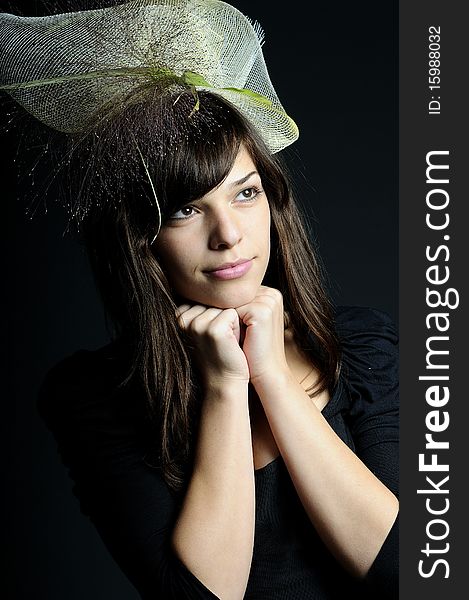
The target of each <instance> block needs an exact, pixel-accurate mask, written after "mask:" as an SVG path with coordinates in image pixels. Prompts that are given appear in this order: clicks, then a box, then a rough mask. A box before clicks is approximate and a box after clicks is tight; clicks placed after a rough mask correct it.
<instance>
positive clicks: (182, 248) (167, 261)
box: [154, 236, 197, 283]
mask: <svg viewBox="0 0 469 600" xmlns="http://www.w3.org/2000/svg"><path fill="white" fill-rule="evenodd" d="M188 249H190V252H189V251H188ZM154 253H155V257H156V259H157V260H158V262H159V263H160V265H161V267H162V269H163V271H164V272H165V274H166V277H167V278H168V279H169V281H171V282H172V283H175V281H176V280H180V279H181V278H184V277H185V276H188V275H190V274H191V273H192V272H193V270H194V265H195V263H196V257H197V248H196V246H195V244H194V242H193V240H192V241H190V242H189V241H185V240H184V239H181V236H178V239H177V240H176V239H171V238H169V239H168V238H167V237H162V238H161V239H160V240H158V243H157V244H156V245H155V252H154Z"/></svg>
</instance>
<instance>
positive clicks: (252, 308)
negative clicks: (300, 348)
mask: <svg viewBox="0 0 469 600" xmlns="http://www.w3.org/2000/svg"><path fill="white" fill-rule="evenodd" d="M236 312H237V314H238V315H239V318H240V319H241V322H242V325H243V329H244V328H245V330H244V341H243V343H242V348H243V352H244V354H245V356H246V359H247V362H248V365H249V377H250V381H251V383H252V384H253V385H254V386H256V383H258V382H260V381H261V380H262V379H264V378H265V377H269V376H272V373H276V374H280V373H288V372H289V367H288V364H287V360H286V357H285V344H284V335H285V334H284V330H285V325H284V310H283V297H282V294H281V292H279V291H278V290H276V289H274V288H269V287H266V286H263V285H262V286H260V288H259V290H258V292H257V294H256V296H255V298H254V300H253V301H252V302H250V303H249V304H244V305H243V306H240V307H238V308H236Z"/></svg>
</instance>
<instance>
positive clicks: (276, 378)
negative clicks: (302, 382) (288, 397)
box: [251, 366, 297, 399]
mask: <svg viewBox="0 0 469 600" xmlns="http://www.w3.org/2000/svg"><path fill="white" fill-rule="evenodd" d="M296 383H297V382H296V380H295V378H294V377H293V374H292V372H291V370H290V368H289V367H288V366H286V367H284V368H283V369H272V371H269V372H266V373H263V374H261V375H258V376H256V377H253V378H252V379H251V384H252V386H253V387H254V389H255V390H256V392H257V394H258V396H259V398H261V399H262V396H265V395H269V394H271V393H272V392H275V393H277V394H278V393H279V392H281V391H282V390H291V387H292V385H295V384H296Z"/></svg>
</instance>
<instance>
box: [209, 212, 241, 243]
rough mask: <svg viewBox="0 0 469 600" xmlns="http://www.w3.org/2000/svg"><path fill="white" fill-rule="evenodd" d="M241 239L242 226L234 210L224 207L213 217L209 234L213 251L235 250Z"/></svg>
mask: <svg viewBox="0 0 469 600" xmlns="http://www.w3.org/2000/svg"><path fill="white" fill-rule="evenodd" d="M241 238H242V233H241V224H240V222H239V219H238V218H237V216H236V215H235V214H234V211H233V209H232V208H230V207H224V208H223V209H220V210H218V211H217V212H216V214H213V215H212V218H211V220H210V233H209V247H210V249H211V250H223V249H226V248H233V246H236V244H238V243H239V242H240V240H241Z"/></svg>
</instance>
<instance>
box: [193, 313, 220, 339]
mask: <svg viewBox="0 0 469 600" xmlns="http://www.w3.org/2000/svg"><path fill="white" fill-rule="evenodd" d="M203 308H204V310H203V311H201V312H198V313H196V312H195V311H194V317H193V318H192V319H191V320H190V322H188V324H187V328H188V329H189V330H190V331H192V332H193V333H197V334H199V335H200V334H203V333H205V332H206V331H207V329H208V327H209V325H210V324H211V323H212V321H213V320H214V319H215V318H216V317H218V315H219V314H220V313H221V312H223V311H222V309H221V308H214V307H210V308H207V307H206V306H204V307H203Z"/></svg>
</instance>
